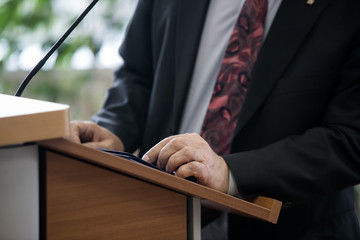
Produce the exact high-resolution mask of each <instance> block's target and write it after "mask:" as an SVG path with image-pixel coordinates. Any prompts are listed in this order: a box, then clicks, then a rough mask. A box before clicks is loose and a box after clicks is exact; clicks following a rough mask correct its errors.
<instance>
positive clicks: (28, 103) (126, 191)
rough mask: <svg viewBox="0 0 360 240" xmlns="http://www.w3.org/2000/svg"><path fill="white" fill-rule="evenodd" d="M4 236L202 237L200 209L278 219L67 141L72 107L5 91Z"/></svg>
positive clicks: (259, 207)
mask: <svg viewBox="0 0 360 240" xmlns="http://www.w3.org/2000/svg"><path fill="white" fill-rule="evenodd" d="M0 102H1V106H0V110H1V111H0V131H1V137H0V239H51V240H52V239H62V240H64V239H77V240H78V239H87V240H88V239H107V240H109V239H200V215H201V214H200V210H201V209H200V207H201V203H202V202H203V203H206V204H207V205H211V206H212V207H214V208H217V209H221V210H224V211H228V212H231V213H235V214H240V215H244V216H248V217H252V218H256V219H259V220H261V221H269V222H272V223H276V222H277V219H278V216H279V212H280V208H281V203H280V202H279V201H277V200H274V199H270V198H265V197H257V198H255V199H252V200H243V199H239V198H236V197H233V196H230V195H227V194H224V193H221V192H218V191H215V190H213V189H210V188H207V187H204V186H201V185H199V184H196V183H193V182H190V181H188V180H185V179H181V178H178V177H176V176H173V175H170V174H167V173H165V172H161V171H159V170H156V169H152V168H149V167H147V166H144V165H141V164H138V163H136V162H132V161H130V160H127V159H123V158H119V157H116V156H114V155H111V154H107V153H104V152H101V151H98V150H95V149H90V148H87V147H84V146H82V145H79V144H75V143H72V142H69V141H67V140H65V139H64V137H65V136H66V135H67V134H68V131H69V107H68V106H66V105H61V104H54V103H48V102H42V101H36V100H30V99H24V98H16V97H11V96H6V95H1V94H0Z"/></svg>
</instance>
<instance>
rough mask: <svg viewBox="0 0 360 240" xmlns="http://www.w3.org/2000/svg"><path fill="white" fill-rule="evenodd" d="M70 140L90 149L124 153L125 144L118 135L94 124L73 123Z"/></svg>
mask: <svg viewBox="0 0 360 240" xmlns="http://www.w3.org/2000/svg"><path fill="white" fill-rule="evenodd" d="M68 139H69V140H70V141H72V142H76V143H81V144H83V145H85V146H88V147H93V148H104V149H109V150H116V151H124V144H123V143H122V141H121V140H120V139H119V138H118V137H117V136H116V135H114V134H113V133H112V132H110V131H109V130H107V129H106V128H103V127H101V126H99V125H97V124H95V123H93V122H83V121H73V122H71V124H70V136H69V138H68Z"/></svg>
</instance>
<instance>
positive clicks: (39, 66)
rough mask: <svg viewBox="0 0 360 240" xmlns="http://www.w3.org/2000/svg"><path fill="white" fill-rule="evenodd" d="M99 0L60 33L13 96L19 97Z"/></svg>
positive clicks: (94, 1)
mask: <svg viewBox="0 0 360 240" xmlns="http://www.w3.org/2000/svg"><path fill="white" fill-rule="evenodd" d="M98 1H99V0H93V1H92V2H91V3H90V4H89V6H88V7H87V8H86V9H85V10H84V11H83V12H82V13H81V15H80V16H79V17H78V18H77V19H76V20H75V21H74V23H73V24H72V25H71V26H70V27H69V29H68V30H67V31H66V32H65V33H64V35H62V37H61V38H60V39H59V40H58V41H57V42H56V43H55V44H54V45H53V46H52V48H51V49H50V51H49V52H48V53H47V54H46V55H45V57H44V58H43V59H41V60H40V62H38V64H37V65H36V66H35V67H34V68H33V69H32V70H31V72H30V73H29V74H28V75H27V76H26V78H25V79H24V80H23V81H22V83H21V84H20V86H19V88H18V89H17V91H16V93H15V96H16V97H20V96H21V94H22V92H23V91H24V89H25V87H26V86H27V85H28V83H29V82H30V80H31V79H32V78H33V77H34V76H35V74H37V73H38V72H39V70H40V69H41V68H42V67H43V66H44V65H45V63H46V61H47V60H48V59H49V58H50V56H51V55H52V54H53V53H54V52H55V51H56V50H57V49H58V48H59V47H60V45H61V44H62V43H63V42H64V41H65V39H66V38H67V37H68V36H69V35H70V34H71V32H72V31H73V30H74V29H75V28H76V27H77V25H78V24H79V23H80V22H81V21H82V20H83V19H84V17H85V16H86V15H87V14H88V13H89V12H90V10H91V9H92V8H93V7H94V6H95V4H96V3H97V2H98Z"/></svg>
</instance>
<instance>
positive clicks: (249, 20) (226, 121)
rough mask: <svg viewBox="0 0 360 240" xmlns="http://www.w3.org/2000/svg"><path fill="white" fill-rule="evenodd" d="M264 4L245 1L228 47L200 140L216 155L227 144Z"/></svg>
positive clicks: (242, 95) (261, 0)
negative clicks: (203, 140)
mask: <svg viewBox="0 0 360 240" xmlns="http://www.w3.org/2000/svg"><path fill="white" fill-rule="evenodd" d="M266 12H267V1H266V0H246V1H245V3H244V6H243V8H242V10H241V13H240V16H239V18H238V19H237V22H236V24H235V28H234V31H233V32H232V35H231V38H230V41H229V43H228V46H227V49H226V52H225V56H224V59H223V61H222V64H221V68H220V72H219V75H218V77H217V79H216V83H215V88H214V91H213V93H212V97H211V100H210V103H209V107H208V110H207V113H206V115H205V120H204V123H203V125H202V129H201V133H200V134H201V136H202V137H203V138H204V139H205V140H206V141H207V142H208V143H209V144H210V146H211V147H212V149H213V150H214V151H215V152H216V153H218V154H220V155H223V154H228V153H230V151H231V148H230V146H231V141H232V139H233V133H234V130H235V127H236V123H237V120H238V115H239V113H240V110H241V107H242V104H243V102H244V98H245V94H246V92H247V89H248V83H249V78H250V74H251V70H252V68H253V66H254V63H255V61H256V59H257V55H258V52H259V49H260V46H261V42H262V39H263V35H264V22H265V16H266Z"/></svg>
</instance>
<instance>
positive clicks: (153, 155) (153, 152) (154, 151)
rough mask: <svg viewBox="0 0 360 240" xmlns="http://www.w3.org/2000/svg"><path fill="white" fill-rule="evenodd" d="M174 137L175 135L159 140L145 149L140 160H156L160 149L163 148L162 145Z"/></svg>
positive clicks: (150, 161) (152, 161) (153, 161)
mask: <svg viewBox="0 0 360 240" xmlns="http://www.w3.org/2000/svg"><path fill="white" fill-rule="evenodd" d="M174 137H176V136H171V137H168V138H165V139H163V140H162V141H160V142H159V143H158V144H156V145H155V146H154V147H152V148H151V149H150V150H149V151H147V152H146V153H145V154H144V156H143V157H142V160H144V161H146V162H149V163H155V162H156V161H157V160H158V156H159V154H160V152H161V149H163V148H164V146H166V145H167V144H168V143H169V142H170V141H171V140H172V139H173V138H174Z"/></svg>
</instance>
